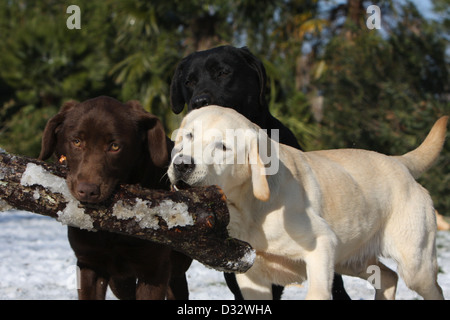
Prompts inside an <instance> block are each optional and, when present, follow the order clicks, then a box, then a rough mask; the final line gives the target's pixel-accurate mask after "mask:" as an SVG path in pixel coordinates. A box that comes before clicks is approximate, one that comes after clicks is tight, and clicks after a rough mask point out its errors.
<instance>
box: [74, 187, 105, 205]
mask: <svg viewBox="0 0 450 320" xmlns="http://www.w3.org/2000/svg"><path fill="white" fill-rule="evenodd" d="M77 195H78V200H80V201H86V202H95V201H97V200H98V198H99V196H100V188H99V186H98V185H96V184H93V183H87V182H80V183H78V185H77Z"/></svg>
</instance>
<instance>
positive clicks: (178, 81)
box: [170, 56, 189, 114]
mask: <svg viewBox="0 0 450 320" xmlns="http://www.w3.org/2000/svg"><path fill="white" fill-rule="evenodd" d="M188 60H189V56H188V57H186V58H184V59H183V60H181V62H180V63H179V64H178V66H177V68H176V70H175V73H174V75H173V78H172V82H171V84H170V105H171V106H172V111H173V112H174V113H175V114H179V113H180V112H181V111H183V109H184V105H185V103H186V101H185V100H184V96H183V86H184V79H183V69H184V67H185V64H186V63H187V61H188Z"/></svg>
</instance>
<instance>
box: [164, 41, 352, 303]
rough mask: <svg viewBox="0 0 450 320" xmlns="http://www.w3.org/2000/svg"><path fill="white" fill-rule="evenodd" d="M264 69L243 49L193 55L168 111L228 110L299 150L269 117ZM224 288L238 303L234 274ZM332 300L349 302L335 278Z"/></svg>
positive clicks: (277, 293) (277, 290)
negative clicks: (209, 107)
mask: <svg viewBox="0 0 450 320" xmlns="http://www.w3.org/2000/svg"><path fill="white" fill-rule="evenodd" d="M266 80H267V79H266V71H265V68H264V65H263V64H262V62H261V61H260V60H258V59H257V58H256V57H255V56H254V55H253V54H252V53H251V52H250V51H249V50H248V49H247V48H235V47H232V46H220V47H217V48H213V49H210V50H205V51H200V52H195V53H192V54H190V55H189V56H187V57H185V58H184V59H183V60H182V61H181V62H180V63H179V64H178V66H177V68H176V70H175V74H174V76H173V79H172V83H171V86H170V100H171V104H172V110H173V112H175V113H176V114H178V113H180V112H181V111H182V110H183V109H184V107H185V105H186V104H187V107H188V111H191V110H193V109H198V108H201V107H204V106H207V105H213V104H214V105H219V106H223V107H229V108H232V109H234V110H236V111H237V112H239V113H240V114H242V115H244V116H245V117H246V118H247V119H249V120H250V121H252V122H253V123H256V124H257V125H259V126H260V127H261V128H263V129H269V130H268V132H267V133H268V134H269V136H270V135H271V133H272V132H271V130H270V129H278V134H279V138H278V142H280V143H283V144H287V145H289V146H292V147H294V148H297V149H301V148H300V145H299V144H298V142H297V139H296V138H295V136H294V134H293V133H292V132H291V131H290V130H289V129H288V128H287V127H286V126H284V125H283V124H282V123H281V122H280V121H279V120H278V119H276V118H275V117H273V116H272V114H271V113H270V111H269V107H268V105H267V102H266V99H265V95H266ZM225 280H226V282H227V285H228V287H229V288H230V290H231V291H232V292H233V294H234V296H235V298H236V299H238V300H242V299H243V297H242V294H241V292H240V290H239V287H238V285H237V282H236V279H235V276H234V274H229V273H225ZM282 292H283V287H280V286H275V285H274V286H273V287H272V293H273V298H274V299H276V300H278V299H280V298H281V294H282ZM333 299H336V300H340V299H350V297H349V296H348V294H347V292H346V291H345V289H344V284H343V281H342V277H341V276H340V275H338V274H336V275H335V277H334V282H333Z"/></svg>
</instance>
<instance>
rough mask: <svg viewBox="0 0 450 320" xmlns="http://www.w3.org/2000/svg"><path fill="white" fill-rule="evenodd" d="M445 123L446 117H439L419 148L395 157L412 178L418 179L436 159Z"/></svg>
mask: <svg viewBox="0 0 450 320" xmlns="http://www.w3.org/2000/svg"><path fill="white" fill-rule="evenodd" d="M447 121H448V116H444V117H441V118H440V119H439V120H438V121H436V123H435V124H434V126H433V128H431V131H430V133H428V135H427V137H426V138H425V140H424V141H423V142H422V144H421V145H420V146H419V147H417V148H416V149H414V150H413V151H411V152H408V153H406V154H404V155H402V156H396V157H395V158H397V160H399V161H400V162H401V163H403V164H404V165H405V166H406V167H407V168H408V170H409V172H411V174H412V175H413V177H414V178H418V177H420V175H421V174H422V173H424V172H425V171H427V170H428V169H429V168H430V167H431V166H432V165H433V163H434V162H435V161H436V159H437V158H438V156H439V153H440V152H441V150H442V147H443V145H444V141H445V134H446V133H447Z"/></svg>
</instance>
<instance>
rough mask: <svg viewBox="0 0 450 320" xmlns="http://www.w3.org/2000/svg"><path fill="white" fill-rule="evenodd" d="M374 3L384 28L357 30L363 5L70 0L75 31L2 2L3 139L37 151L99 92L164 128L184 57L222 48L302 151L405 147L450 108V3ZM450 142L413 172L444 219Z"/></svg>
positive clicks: (24, 5)
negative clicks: (258, 67) (263, 80)
mask: <svg viewBox="0 0 450 320" xmlns="http://www.w3.org/2000/svg"><path fill="white" fill-rule="evenodd" d="M373 2H374V3H375V4H379V5H380V7H381V10H382V21H384V22H383V30H381V32H380V31H377V30H368V29H367V28H366V27H365V23H364V18H365V17H366V13H365V8H363V7H362V6H363V5H365V2H364V1H359V0H348V1H347V2H342V3H340V4H334V2H332V1H327V0H322V1H318V0H264V1H255V0H238V1H232V2H230V1H224V0H194V1H184V0H153V1H146V0H106V1H88V0H73V1H70V4H74V5H78V6H79V7H80V9H81V29H79V30H78V29H74V30H69V29H68V28H67V27H66V20H67V18H68V17H69V16H70V14H68V13H66V9H67V6H68V5H69V3H64V2H61V1H54V0H43V1H31V0H16V1H1V2H0V35H1V40H0V52H1V53H2V54H1V55H0V147H2V148H5V149H6V150H8V151H9V152H13V153H18V154H23V155H29V156H34V157H36V156H37V155H38V154H39V150H40V139H41V134H42V131H43V128H44V126H45V123H46V121H47V120H48V119H49V118H50V117H51V116H53V115H54V114H55V113H56V112H57V111H58V110H59V107H60V106H61V105H62V103H63V102H65V101H67V100H69V99H75V100H85V99H88V98H92V97H95V96H98V95H110V96H113V97H116V98H118V99H119V100H122V101H126V100H130V99H137V100H140V101H141V103H142V104H143V105H144V107H145V108H146V109H147V110H148V111H150V112H152V113H154V114H156V115H158V116H159V117H160V118H161V119H162V120H163V123H164V125H165V127H166V129H167V134H168V135H169V136H170V135H171V133H172V131H173V130H174V129H176V128H177V127H178V125H179V123H180V120H181V117H182V116H181V115H177V116H176V115H174V114H173V113H172V112H171V110H170V101H169V100H170V99H169V91H170V90H169V85H170V81H171V78H172V75H173V72H174V70H175V67H176V65H177V63H178V61H179V60H180V59H181V58H183V57H184V56H186V55H187V54H189V53H191V52H193V51H195V50H202V49H206V48H208V47H213V46H216V45H219V44H224V43H228V44H232V45H236V46H244V45H245V46H248V47H249V49H250V50H251V51H252V52H253V53H254V54H255V55H256V56H257V57H258V58H260V59H261V60H262V61H263V62H264V65H265V67H266V70H267V75H268V79H269V83H268V94H267V100H268V103H269V106H270V110H271V111H272V113H273V114H274V115H275V116H276V117H278V118H279V119H280V120H281V121H282V122H283V123H285V124H286V125H287V126H288V127H290V128H291V129H292V131H293V132H294V133H295V135H296V136H297V138H298V139H299V142H300V144H301V145H302V147H303V148H304V149H305V150H312V149H321V148H342V147H344V148H345V147H352V148H353V147H356V148H365V149H371V150H376V151H379V152H383V153H387V154H402V153H404V152H407V151H409V150H411V149H413V148H415V147H416V146H417V145H418V144H419V143H420V142H421V141H422V140H423V138H424V137H425V136H426V134H427V133H428V131H429V129H430V128H431V126H432V124H433V123H434V121H435V120H436V119H437V118H438V117H439V116H441V115H444V114H450V105H449V88H450V84H449V78H450V77H449V69H448V62H449V56H448V52H449V51H448V44H449V43H448V40H449V39H448V30H449V29H448V28H449V25H450V24H449V20H450V16H449V13H450V11H449V10H448V3H447V2H448V1H447V0H435V1H434V2H433V3H434V6H435V9H436V12H437V14H439V15H440V17H441V18H440V19H439V20H436V21H427V20H426V19H424V18H423V17H422V16H421V14H420V13H419V12H418V10H417V9H416V8H415V6H414V5H412V4H411V3H409V2H403V4H402V5H399V4H394V2H393V1H373ZM350 5H351V7H352V10H355V8H358V5H359V7H360V11H361V12H359V13H358V14H356V15H355V14H350V13H349V12H350V10H348V9H349V8H350ZM323 8H329V11H328V14H325V13H324V12H323ZM352 12H353V13H355V12H354V11H352ZM343 18H344V19H343ZM446 35H447V36H446ZM449 140H450V139H449ZM449 144H450V142H449V141H448V140H447V142H446V145H445V148H444V151H443V153H442V156H441V158H440V159H439V161H438V163H437V164H436V166H435V167H434V168H433V169H432V170H430V171H429V172H428V173H426V174H425V175H424V176H423V177H422V178H421V179H420V181H421V182H422V183H423V184H424V186H425V187H426V188H427V189H428V190H429V191H430V193H431V194H432V196H433V199H434V201H435V203H436V207H437V208H438V210H439V211H440V212H441V213H442V214H450V197H448V194H450V183H449V182H450V171H449V170H450V169H449V168H450V163H449V161H450V160H449V159H450V145H449Z"/></svg>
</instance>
